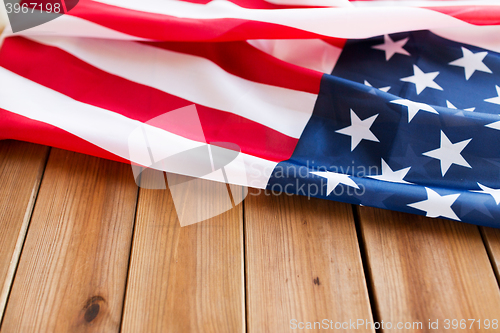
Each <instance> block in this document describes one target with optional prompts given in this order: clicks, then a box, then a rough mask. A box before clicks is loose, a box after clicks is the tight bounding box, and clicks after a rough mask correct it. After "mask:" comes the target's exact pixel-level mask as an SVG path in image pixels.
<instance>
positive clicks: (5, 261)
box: [0, 140, 49, 322]
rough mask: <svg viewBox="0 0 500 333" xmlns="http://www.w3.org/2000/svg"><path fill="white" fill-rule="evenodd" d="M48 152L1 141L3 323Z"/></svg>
mask: <svg viewBox="0 0 500 333" xmlns="http://www.w3.org/2000/svg"><path fill="white" fill-rule="evenodd" d="M48 152H49V148H48V147H44V146H39V145H34V144H30V143H24V142H19V141H10V140H8V141H0V286H1V290H0V322H1V319H2V316H3V312H4V309H5V304H6V301H7V296H8V295H9V292H10V288H11V285H12V280H13V278H14V273H15V270H16V268H17V263H18V261H19V256H20V255H21V249H22V245H23V242H24V238H25V236H26V231H27V230H28V225H29V221H30V218H31V212H32V210H33V206H34V203H35V198H36V195H37V193H38V188H39V185H40V180H41V177H42V174H43V170H44V167H45V162H46V158H47V154H48Z"/></svg>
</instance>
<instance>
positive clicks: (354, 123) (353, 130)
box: [335, 109, 380, 151]
mask: <svg viewBox="0 0 500 333" xmlns="http://www.w3.org/2000/svg"><path fill="white" fill-rule="evenodd" d="M377 117H378V113H377V114H376V115H374V116H371V117H369V118H366V119H365V120H361V119H359V118H358V116H357V115H356V114H355V113H354V111H353V110H352V109H351V126H347V127H344V128H342V129H339V130H337V131H335V132H337V133H340V134H344V135H349V136H350V137H351V151H353V150H354V148H356V147H357V146H358V144H359V143H360V142H361V140H363V139H364V140H370V141H375V142H380V141H378V139H377V137H376V136H375V135H374V134H373V133H372V131H370V127H371V126H372V125H373V122H374V121H375V119H377Z"/></svg>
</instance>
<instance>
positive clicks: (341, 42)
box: [323, 37, 347, 49]
mask: <svg viewBox="0 0 500 333" xmlns="http://www.w3.org/2000/svg"><path fill="white" fill-rule="evenodd" d="M323 41H324V42H326V43H328V44H330V45H333V46H336V47H338V48H340V49H343V48H344V45H345V42H347V39H344V38H334V37H330V38H323Z"/></svg>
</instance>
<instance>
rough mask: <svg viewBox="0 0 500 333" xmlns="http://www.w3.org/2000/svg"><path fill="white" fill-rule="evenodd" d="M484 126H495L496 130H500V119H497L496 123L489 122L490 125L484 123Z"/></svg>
mask: <svg viewBox="0 0 500 333" xmlns="http://www.w3.org/2000/svg"><path fill="white" fill-rule="evenodd" d="M484 126H486V127H489V128H493V129H496V130H499V131H500V121H495V122H494V123H491V124H488V125H484Z"/></svg>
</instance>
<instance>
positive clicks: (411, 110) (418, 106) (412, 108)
mask: <svg viewBox="0 0 500 333" xmlns="http://www.w3.org/2000/svg"><path fill="white" fill-rule="evenodd" d="M391 103H394V104H399V105H403V106H406V107H407V108H408V122H410V121H411V120H412V119H413V117H415V115H416V114H417V112H418V111H420V110H422V111H427V112H430V113H436V114H437V113H438V112H437V111H436V110H434V108H433V107H431V106H429V105H427V104H424V103H418V102H413V101H410V100H408V99H397V100H393V101H391Z"/></svg>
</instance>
